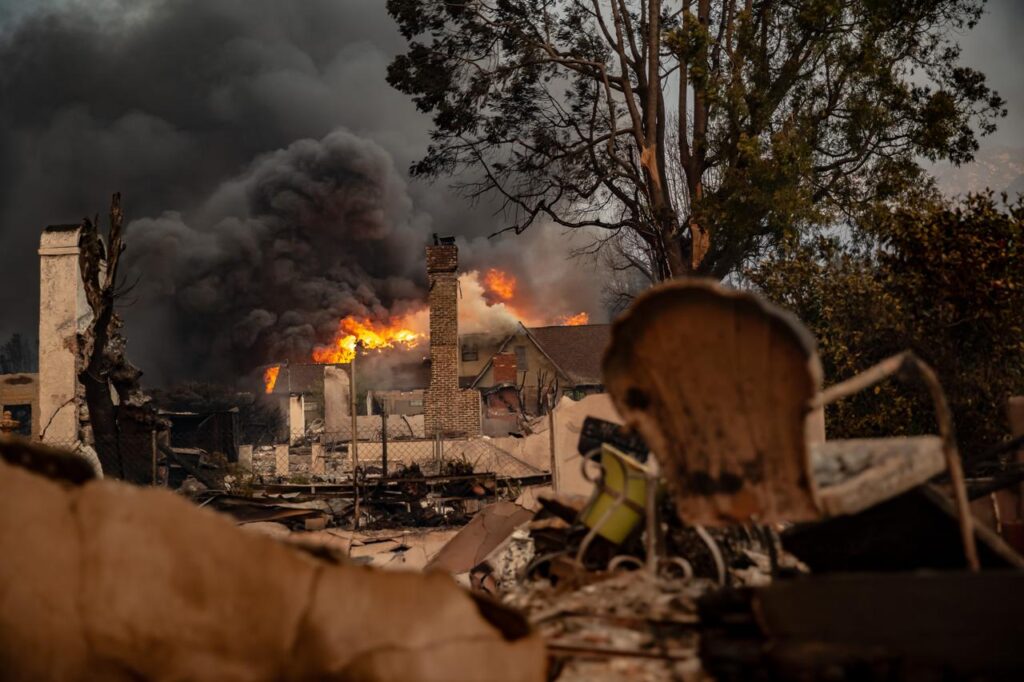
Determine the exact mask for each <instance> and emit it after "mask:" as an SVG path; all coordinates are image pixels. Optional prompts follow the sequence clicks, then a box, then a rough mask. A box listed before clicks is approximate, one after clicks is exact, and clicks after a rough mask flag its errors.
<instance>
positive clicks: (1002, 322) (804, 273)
mask: <svg viewBox="0 0 1024 682" xmlns="http://www.w3.org/2000/svg"><path fill="white" fill-rule="evenodd" d="M857 230H858V231H857V232H856V234H860V235H862V236H861V237H859V238H858V241H859V242H860V243H855V244H851V243H845V244H844V243H841V241H840V240H839V239H837V238H834V237H833V238H824V237H819V238H815V239H808V240H804V241H802V242H799V243H791V244H790V245H789V246H788V248H787V249H785V251H784V252H782V253H780V254H778V255H776V256H774V257H772V258H770V259H768V260H767V261H765V262H763V263H761V264H760V265H759V266H757V267H756V268H753V269H751V270H750V271H749V273H748V275H749V278H750V280H751V281H752V282H753V283H754V284H755V285H756V286H757V287H758V288H760V289H761V290H762V291H764V292H765V293H766V294H767V295H768V296H769V298H772V299H773V300H776V301H778V302H779V303H781V304H782V305H784V306H786V307H788V308H790V309H791V310H793V311H794V312H796V313H797V314H798V315H799V316H800V317H801V319H803V321H804V323H805V324H807V326H808V327H810V329H811V330H812V331H813V332H814V334H815V336H816V337H817V338H818V344H819V350H820V352H821V356H822V362H823V363H824V366H825V377H826V383H827V384H831V383H835V382H837V381H841V380H842V379H846V378H848V377H850V376H852V375H854V374H856V373H857V372H859V371H862V370H864V369H867V368H868V367H869V366H870V365H872V364H873V363H875V362H877V361H879V360H881V359H883V358H885V357H886V356H888V355H891V354H893V353H897V352H899V351H901V350H904V349H907V348H910V349H913V350H914V351H915V352H916V353H918V355H920V356H921V357H922V358H924V359H925V360H926V361H927V362H929V363H931V364H932V365H933V366H934V367H935V368H936V370H937V371H938V373H939V377H940V379H941V380H942V383H943V385H944V387H945V389H946V392H947V394H948V396H949V399H950V403H951V405H952V407H953V410H954V413H955V418H956V424H957V430H958V434H959V440H960V443H961V447H962V448H963V450H964V454H965V456H967V457H970V456H972V455H978V454H980V453H982V452H983V451H984V450H986V449H988V448H989V447H991V446H993V445H994V444H996V443H998V442H999V441H1000V440H1001V439H1002V438H1004V437H1005V436H1006V434H1007V426H1006V423H1005V416H1004V414H1005V405H1006V398H1007V397H1008V396H1010V395H1016V394H1021V393H1024V199H1022V198H1020V197H1018V199H1017V200H1016V201H1015V202H1013V203H1011V204H1009V205H1007V204H1006V203H1005V198H1004V200H1003V202H999V201H997V200H996V199H995V198H994V197H993V196H992V194H991V193H987V194H975V195H970V196H968V197H967V198H966V199H964V200H963V201H962V202H960V203H958V204H952V203H949V202H947V201H945V200H942V199H939V198H937V197H935V196H932V195H924V196H921V195H918V196H915V197H912V198H911V199H910V200H909V201H908V202H907V203H905V204H903V205H901V206H899V207H898V208H895V209H893V208H891V207H886V206H880V207H878V208H876V209H874V210H872V211H870V212H868V213H866V214H865V216H864V218H863V219H862V220H861V221H860V223H859V224H858V225H857ZM932 415H933V410H932V408H931V404H930V402H929V400H928V398H927V396H926V395H925V394H924V393H923V392H922V391H920V390H917V389H915V388H913V387H910V386H907V385H901V384H898V383H888V384H883V385H882V386H881V387H879V389H877V390H876V391H875V392H872V393H868V394H867V395H860V396H857V397H855V398H852V399H849V400H846V401H843V402H841V403H839V404H838V405H836V406H835V407H833V408H830V409H829V412H828V414H827V422H828V425H827V428H828V434H829V437H830V438H843V437H853V436H871V435H896V434H905V433H924V432H934V429H935V423H934V419H933V417H932Z"/></svg>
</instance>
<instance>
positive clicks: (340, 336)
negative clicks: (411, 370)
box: [313, 316, 424, 364]
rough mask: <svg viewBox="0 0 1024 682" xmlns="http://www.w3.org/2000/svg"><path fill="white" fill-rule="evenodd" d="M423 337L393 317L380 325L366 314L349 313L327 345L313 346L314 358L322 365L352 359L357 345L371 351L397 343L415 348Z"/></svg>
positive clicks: (390, 346)
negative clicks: (362, 315)
mask: <svg viewBox="0 0 1024 682" xmlns="http://www.w3.org/2000/svg"><path fill="white" fill-rule="evenodd" d="M423 338H424V335H423V334H421V333H419V332H415V331H413V330H411V329H406V328H404V327H403V326H402V324H401V322H400V321H399V320H396V319H392V320H391V322H390V323H388V324H382V323H379V322H374V321H373V320H371V319H369V318H366V317H364V318H362V319H360V318H357V317H352V316H349V317H346V318H345V319H343V320H342V321H341V322H339V323H338V331H337V333H335V335H334V340H333V341H331V343H330V344H329V345H327V346H317V347H316V348H314V349H313V361H314V362H319V363H324V364H333V363H346V362H352V360H353V359H354V358H355V356H356V344H362V345H363V348H366V349H370V350H381V349H383V348H394V347H395V346H396V345H402V346H405V347H406V348H415V347H416V346H417V345H419V342H420V341H421V340H423Z"/></svg>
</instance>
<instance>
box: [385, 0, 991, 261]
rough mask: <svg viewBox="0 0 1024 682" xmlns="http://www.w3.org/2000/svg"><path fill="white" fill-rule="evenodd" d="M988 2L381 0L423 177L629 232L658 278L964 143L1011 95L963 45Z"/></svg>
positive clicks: (808, 220)
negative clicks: (402, 41) (425, 132)
mask: <svg viewBox="0 0 1024 682" xmlns="http://www.w3.org/2000/svg"><path fill="white" fill-rule="evenodd" d="M982 5H983V0H799V1H798V0H716V1H714V2H712V0H695V1H694V0H679V1H677V2H663V0H462V1H460V0H388V11H389V12H390V14H391V15H392V16H393V17H394V19H395V20H396V22H397V23H398V26H399V28H400V30H401V32H402V34H403V35H404V37H405V38H406V39H407V41H408V51H407V52H406V53H404V54H401V55H399V56H398V57H396V58H395V60H394V61H393V62H392V63H391V65H390V67H389V71H388V80H389V82H390V83H391V84H392V85H393V86H394V87H396V88H398V89H399V90H401V91H402V92H405V93H408V94H410V95H412V96H413V98H414V100H415V102H416V104H417V106H418V107H419V109H420V110H422V111H423V112H426V113H429V114H431V115H432V120H433V143H432V145H431V146H430V148H429V150H428V151H427V153H426V156H425V157H424V158H422V159H421V160H419V161H418V162H417V163H415V164H414V165H413V168H412V171H413V173H414V174H416V175H420V176H428V177H437V176H444V175H453V176H456V178H457V180H456V182H457V184H458V185H459V186H460V187H461V188H462V189H463V190H464V191H465V192H466V193H467V194H469V195H470V196H473V197H480V196H483V195H495V196H497V197H499V198H500V200H501V201H502V202H503V207H504V209H505V211H504V214H505V217H506V219H507V227H506V228H505V229H508V230H514V231H516V232H519V231H522V230H524V229H526V228H527V227H529V226H530V225H531V224H533V223H534V222H536V221H537V220H539V219H544V220H549V221H553V222H554V223H557V224H559V225H562V226H567V227H570V228H576V227H588V226H595V227H599V228H606V229H607V230H608V233H607V234H608V235H609V236H610V237H611V238H614V237H615V236H616V235H621V234H628V235H629V239H628V240H627V248H626V251H627V252H628V256H629V258H630V259H631V260H632V261H633V262H631V263H630V265H631V266H635V267H639V268H641V269H643V270H645V273H646V275H647V276H648V277H649V278H650V279H651V280H652V281H658V280H662V279H666V278H669V277H674V276H680V275H686V274H695V273H696V274H708V275H713V276H718V277H721V276H724V275H725V274H727V273H730V272H735V271H736V269H737V268H738V267H739V266H740V265H742V264H743V263H744V262H746V261H747V260H748V259H750V258H751V257H753V256H757V255H760V254H763V253H764V252H765V251H766V249H770V248H771V247H773V246H775V245H777V244H779V243H780V242H781V241H782V240H783V239H785V238H786V237H787V236H790V235H792V234H793V233H794V232H795V231H799V230H800V228H801V227H802V226H806V225H810V224H815V223H818V224H820V223H822V222H827V221H832V220H835V219H837V218H839V217H847V216H851V215H855V214H857V213H858V212H859V211H861V210H863V208H864V206H865V205H866V203H868V202H869V201H871V200H875V199H878V198H880V197H881V198H883V199H884V198H885V197H887V196H891V195H893V194H895V193H896V192H898V191H899V190H900V189H901V188H903V187H905V186H907V185H908V184H909V183H914V182H917V181H918V173H919V172H920V169H919V167H918V164H917V162H916V159H918V158H921V157H926V158H929V159H939V158H948V159H950V160H952V161H953V162H956V163H960V162H964V161H967V160H969V159H971V157H972V154H973V152H974V151H975V150H976V148H977V139H976V137H977V135H978V134H984V133H986V132H990V131H991V130H993V129H994V125H995V120H996V119H997V118H998V117H999V116H1000V115H1004V114H1005V110H1004V108H1003V101H1002V99H1001V98H1000V97H999V96H998V95H997V94H996V93H994V92H993V91H992V90H991V89H990V88H989V87H988V86H987V85H986V82H985V77H984V76H983V75H982V74H981V73H979V72H977V71H975V70H972V69H970V68H967V67H965V66H963V65H961V64H960V63H959V48H958V46H957V44H956V42H955V36H956V34H957V32H960V31H963V30H965V29H968V28H970V27H972V26H973V25H974V23H975V22H976V21H977V19H978V17H979V16H980V13H981V10H982Z"/></svg>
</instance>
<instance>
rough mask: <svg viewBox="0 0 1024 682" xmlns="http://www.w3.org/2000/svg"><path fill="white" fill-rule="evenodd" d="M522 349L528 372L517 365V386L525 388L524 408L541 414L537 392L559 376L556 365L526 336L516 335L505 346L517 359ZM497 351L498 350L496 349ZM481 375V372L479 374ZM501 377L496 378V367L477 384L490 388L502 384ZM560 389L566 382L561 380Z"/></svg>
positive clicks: (489, 370) (487, 358)
mask: <svg viewBox="0 0 1024 682" xmlns="http://www.w3.org/2000/svg"><path fill="white" fill-rule="evenodd" d="M517 346H518V347H522V348H524V349H525V354H526V370H525V371H524V370H523V369H522V368H521V367H519V366H518V365H517V367H516V379H515V383H516V385H517V386H522V387H523V407H524V408H525V409H526V411H527V412H528V413H530V414H539V413H540V412H542V411H543V410H541V409H540V407H541V406H540V405H538V402H537V392H538V390H537V389H538V387H539V386H544V387H548V386H550V384H551V382H552V381H554V380H555V378H556V377H557V376H558V373H557V371H556V370H555V367H554V365H552V364H551V362H550V361H549V360H548V359H547V357H546V356H545V355H544V354H543V353H541V352H540V351H539V350H538V349H537V346H536V345H534V343H533V341H531V340H530V339H529V337H527V336H526V334H522V333H520V334H516V336H515V338H514V339H512V341H510V342H509V344H508V345H507V346H505V352H507V353H509V354H511V355H512V357H516V356H515V353H516V347H517ZM495 350H497V349H495ZM492 355H493V352H492V353H491V354H489V355H488V356H487V357H486V359H485V360H484V362H486V361H487V360H490V359H491V357H492ZM481 357H483V353H482V349H481ZM478 373H479V372H478ZM501 378H502V377H501V376H500V375H499V376H498V377H496V376H495V372H494V366H493V364H492V366H491V367H488V368H487V371H486V372H485V373H484V375H483V377H481V379H480V382H479V383H478V384H477V386H478V387H479V388H489V387H491V386H496V385H497V384H499V383H502V381H501ZM559 387H560V388H564V387H565V385H564V380H559Z"/></svg>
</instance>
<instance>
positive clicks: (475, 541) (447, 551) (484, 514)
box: [426, 501, 533, 574]
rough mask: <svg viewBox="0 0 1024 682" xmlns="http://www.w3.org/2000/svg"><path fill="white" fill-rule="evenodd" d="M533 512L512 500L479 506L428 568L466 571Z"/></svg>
mask: <svg viewBox="0 0 1024 682" xmlns="http://www.w3.org/2000/svg"><path fill="white" fill-rule="evenodd" d="M531 518H533V512H532V511H530V510H529V509H525V508H524V507H520V506H519V505H517V504H514V503H512V502H504V501H502V502H495V503H494V504H491V505H488V506H486V507H484V508H483V509H481V510H480V511H479V512H478V513H477V514H476V515H475V516H474V517H473V519H472V520H471V521H470V522H469V523H468V524H466V525H465V526H464V527H463V528H462V529H461V530H460V531H459V532H458V534H457V535H455V537H453V538H452V539H451V541H450V542H449V543H448V544H446V545H445V546H444V547H443V548H442V549H441V551H439V552H438V553H437V555H436V556H434V558H433V559H431V560H430V562H429V563H428V564H427V566H426V567H427V569H436V570H440V571H447V572H448V573H452V574H459V573H465V572H467V571H469V570H470V569H471V568H473V567H474V566H476V565H477V564H479V563H480V562H481V561H483V560H484V559H485V558H487V555H488V554H490V553H491V552H492V551H493V550H494V549H495V548H496V547H498V545H500V544H501V543H502V542H503V541H504V540H505V539H506V538H507V537H508V536H509V535H511V534H512V531H514V530H515V529H516V528H517V527H519V526H520V525H522V524H524V523H526V522H527V521H529V520H530V519H531Z"/></svg>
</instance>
